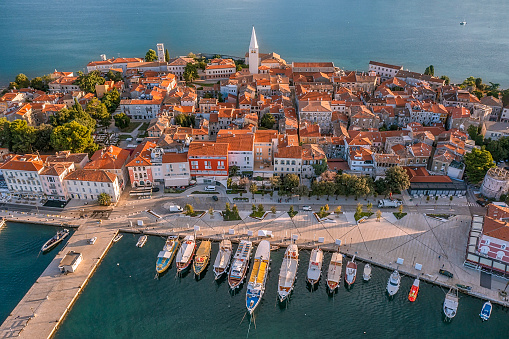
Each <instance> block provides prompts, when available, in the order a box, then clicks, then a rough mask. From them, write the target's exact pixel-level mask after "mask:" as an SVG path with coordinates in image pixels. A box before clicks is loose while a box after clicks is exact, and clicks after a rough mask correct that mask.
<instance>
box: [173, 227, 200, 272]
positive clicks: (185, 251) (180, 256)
mask: <svg viewBox="0 0 509 339" xmlns="http://www.w3.org/2000/svg"><path fill="white" fill-rule="evenodd" d="M195 249H196V241H195V240H194V236H193V235H186V237H185V238H184V240H183V241H182V245H181V246H180V248H179V250H178V252H177V258H176V263H177V273H180V272H182V271H184V270H185V269H186V268H188V267H189V265H190V264H191V261H192V260H193V255H194V251H195Z"/></svg>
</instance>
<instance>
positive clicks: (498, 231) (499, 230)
mask: <svg viewBox="0 0 509 339" xmlns="http://www.w3.org/2000/svg"><path fill="white" fill-rule="evenodd" d="M483 234H485V235H487V236H489V237H493V238H497V239H502V240H504V241H509V224H508V223H506V222H503V221H501V220H496V219H493V218H491V217H488V216H486V217H484V225H483Z"/></svg>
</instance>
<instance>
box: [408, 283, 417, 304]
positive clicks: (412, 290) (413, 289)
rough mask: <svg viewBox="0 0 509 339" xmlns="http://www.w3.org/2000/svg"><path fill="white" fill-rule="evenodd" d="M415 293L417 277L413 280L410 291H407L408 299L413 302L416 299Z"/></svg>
mask: <svg viewBox="0 0 509 339" xmlns="http://www.w3.org/2000/svg"><path fill="white" fill-rule="evenodd" d="M417 293H419V278H416V279H415V280H414V283H413V284H412V288H410V293H408V300H409V301H411V302H414V301H415V299H417Z"/></svg>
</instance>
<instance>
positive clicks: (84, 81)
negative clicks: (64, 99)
mask: <svg viewBox="0 0 509 339" xmlns="http://www.w3.org/2000/svg"><path fill="white" fill-rule="evenodd" d="M105 82H106V80H104V78H103V77H102V76H101V72H99V71H92V72H90V73H88V74H83V72H81V71H80V72H78V78H77V79H76V81H75V84H76V85H78V86H79V88H80V89H81V90H82V91H85V92H88V93H95V85H104V83H105Z"/></svg>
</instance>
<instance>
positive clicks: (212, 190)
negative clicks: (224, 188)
mask: <svg viewBox="0 0 509 339" xmlns="http://www.w3.org/2000/svg"><path fill="white" fill-rule="evenodd" d="M215 190H216V186H207V187H205V191H209V192H214V191H215Z"/></svg>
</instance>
